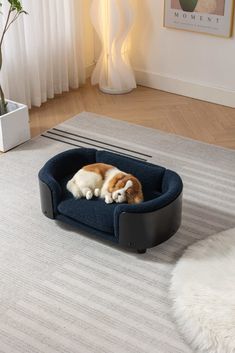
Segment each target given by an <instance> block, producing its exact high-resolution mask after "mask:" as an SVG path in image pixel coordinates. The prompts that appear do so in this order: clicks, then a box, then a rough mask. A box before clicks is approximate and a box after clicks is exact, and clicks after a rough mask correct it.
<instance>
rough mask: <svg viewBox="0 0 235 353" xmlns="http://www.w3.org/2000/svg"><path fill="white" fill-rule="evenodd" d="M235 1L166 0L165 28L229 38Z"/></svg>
mask: <svg viewBox="0 0 235 353" xmlns="http://www.w3.org/2000/svg"><path fill="white" fill-rule="evenodd" d="M234 1H235V0H165V2H164V26H165V27H168V28H174V29H181V30H186V31H191V32H197V33H203V34H210V35H215V36H219V37H226V38H229V37H231V36H232V30H233V18H234Z"/></svg>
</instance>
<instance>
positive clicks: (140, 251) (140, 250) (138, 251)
mask: <svg viewBox="0 0 235 353" xmlns="http://www.w3.org/2000/svg"><path fill="white" fill-rule="evenodd" d="M137 253H138V254H145V253H146V249H138V250H137Z"/></svg>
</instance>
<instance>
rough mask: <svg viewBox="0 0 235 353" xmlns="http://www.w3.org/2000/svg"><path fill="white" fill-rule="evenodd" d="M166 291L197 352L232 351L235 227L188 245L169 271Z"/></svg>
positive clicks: (234, 346)
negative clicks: (169, 285) (169, 277)
mask: <svg viewBox="0 0 235 353" xmlns="http://www.w3.org/2000/svg"><path fill="white" fill-rule="evenodd" d="M170 293H171V297H172V299H173V307H174V315H175V317H176V320H177V323H178V325H179V327H180V330H181V332H182V333H183V334H184V336H185V337H186V338H187V340H188V341H189V342H190V344H191V345H192V346H193V347H194V348H195V350H196V351H197V352H198V353H210V352H213V353H235V228H232V229H229V230H227V231H224V232H221V233H218V234H215V235H212V236H210V237H208V238H206V239H203V240H200V241H198V242H196V243H194V244H192V245H191V246H190V247H189V248H188V249H187V250H186V251H185V253H184V255H183V256H182V257H181V259H180V260H179V261H178V263H177V265H176V266H175V268H174V270H173V276H172V279H171V287H170Z"/></svg>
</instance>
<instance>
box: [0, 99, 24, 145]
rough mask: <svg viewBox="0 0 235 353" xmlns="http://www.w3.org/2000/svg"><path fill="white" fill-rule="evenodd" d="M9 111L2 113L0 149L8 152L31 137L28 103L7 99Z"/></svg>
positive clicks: (0, 119) (0, 117)
mask: <svg viewBox="0 0 235 353" xmlns="http://www.w3.org/2000/svg"><path fill="white" fill-rule="evenodd" d="M7 102H8V108H9V110H10V111H9V112H8V113H7V114H5V115H0V151H1V152H6V151H8V150H10V149H11V148H13V147H15V146H18V145H20V144H21V143H23V142H25V141H27V140H29V139H30V128H29V113H28V107H27V105H24V104H20V103H16V102H13V101H9V100H8V101H7Z"/></svg>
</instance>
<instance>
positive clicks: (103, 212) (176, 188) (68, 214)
mask: <svg viewBox="0 0 235 353" xmlns="http://www.w3.org/2000/svg"><path fill="white" fill-rule="evenodd" d="M96 162H97V163H108V164H112V165H114V166H116V167H118V168H120V169H121V170H123V171H125V172H127V173H131V174H133V175H135V176H136V177H137V178H138V179H139V180H140V182H141V184H142V187H143V193H144V202H142V203H141V204H138V205H128V204H109V205H107V204H105V202H104V201H103V200H100V199H95V198H94V199H92V200H89V201H87V200H86V199H80V200H75V199H74V198H73V196H72V194H70V193H69V192H68V191H67V190H66V183H67V181H68V180H69V179H70V178H71V177H72V176H73V175H74V174H75V173H76V172H77V171H78V170H79V169H80V168H82V167H83V166H84V165H87V164H90V163H96ZM39 178H40V179H41V180H42V181H43V182H45V183H46V184H47V185H48V186H49V188H50V189H51V191H52V195H53V208H54V212H55V216H56V218H58V219H59V218H63V219H67V220H68V222H67V223H69V221H70V223H73V224H74V223H75V224H76V222H77V225H78V226H79V225H80V226H81V227H82V226H85V227H90V228H91V229H93V230H97V231H99V232H104V234H106V235H107V236H108V237H112V236H113V237H115V238H116V239H117V238H118V236H119V217H120V214H121V213H122V212H129V213H146V212H153V211H155V210H158V209H160V208H162V207H164V206H167V205H168V204H169V203H171V202H172V201H174V200H175V199H176V198H177V197H178V196H179V194H180V193H181V192H182V189H183V185H182V181H181V178H180V177H179V176H178V174H176V173H175V172H173V171H170V170H166V169H165V168H163V167H160V166H156V165H154V164H151V163H147V162H142V161H138V160H135V159H132V158H127V157H123V156H121V155H118V154H114V153H110V152H106V151H96V150H94V149H87V148H76V149H72V150H69V151H66V152H63V153H60V154H58V155H57V156H55V157H53V158H52V159H50V160H49V161H48V162H47V163H46V164H45V166H44V167H43V168H42V169H41V171H40V172H39Z"/></svg>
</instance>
